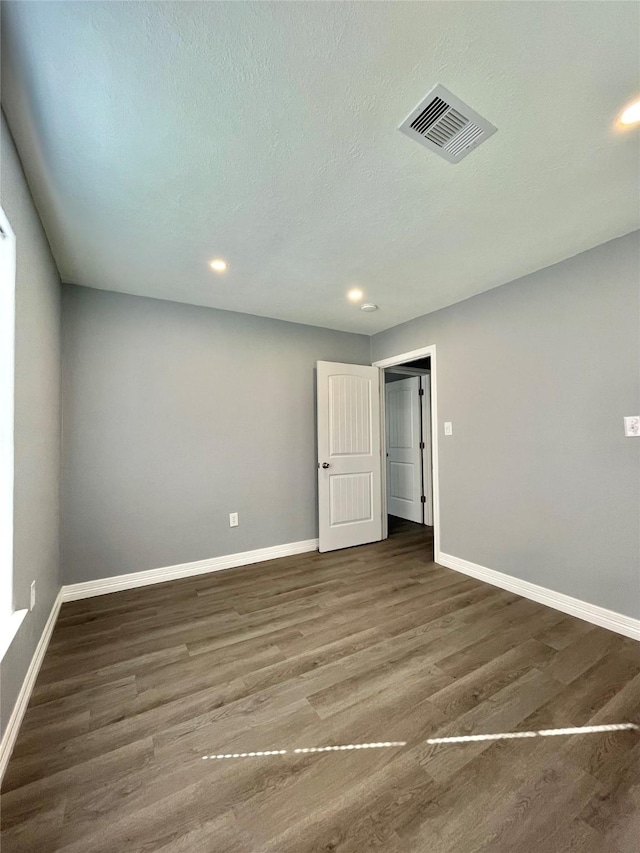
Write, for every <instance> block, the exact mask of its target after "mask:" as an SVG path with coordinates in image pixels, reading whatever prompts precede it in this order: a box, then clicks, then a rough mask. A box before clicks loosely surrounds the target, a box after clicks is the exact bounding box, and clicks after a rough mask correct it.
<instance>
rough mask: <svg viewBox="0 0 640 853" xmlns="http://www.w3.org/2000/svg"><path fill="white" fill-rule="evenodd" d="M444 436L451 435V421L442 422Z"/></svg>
mask: <svg viewBox="0 0 640 853" xmlns="http://www.w3.org/2000/svg"><path fill="white" fill-rule="evenodd" d="M444 434H445V435H453V424H452V423H451V421H445V422H444Z"/></svg>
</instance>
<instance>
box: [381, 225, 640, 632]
mask: <svg viewBox="0 0 640 853" xmlns="http://www.w3.org/2000/svg"><path fill="white" fill-rule="evenodd" d="M639 238H640V232H635V233H633V234H629V235H627V236H625V237H621V238H620V239H617V240H613V241H611V242H609V243H605V244H604V245H602V246H598V247H597V248H595V249H592V250H591V251H588V252H584V253H583V254H580V255H578V256H576V257H574V258H571V259H569V260H567V261H564V262H562V263H560V264H557V265H555V266H552V267H548V268H547V269H544V270H540V271H539V272H537V273H534V274H532V275H529V276H526V277H525V278H522V279H519V280H518V281H515V282H512V283H510V284H507V285H504V286H502V287H499V288H496V289H495V290H491V291H489V292H487V293H483V294H481V295H480V296H476V297H474V298H472V299H469V300H467V301H465V302H461V303H458V304H457V305H454V306H451V307H450V308H446V309H443V310H442V311H437V312H435V313H433V314H428V315H426V316H424V317H420V318H418V319H416V320H412V321H410V322H408V323H404V324H402V325H400V326H396V327H395V328H393V329H389V330H388V331H386V332H382V333H380V334H378V335H375V336H374V337H373V338H372V341H371V343H372V357H373V359H374V360H377V359H381V358H386V357H388V356H392V355H396V354H399V353H403V352H408V351H409V350H413V349H417V348H418V347H421V346H427V345H429V344H436V346H437V382H438V415H439V421H440V423H439V433H438V435H439V439H438V440H439V444H440V508H441V535H442V539H441V548H442V550H443V551H444V552H445V553H448V554H452V555H454V556H456V557H460V558H463V559H466V560H470V561H471V562H474V563H478V564H480V565H482V566H486V567H488V568H491V569H496V570H498V571H501V572H506V573H507V574H509V575H513V576H515V577H517V578H522V579H524V580H528V581H532V582H534V583H538V584H541V585H542V586H545V587H549V588H550V589H553V590H556V591H559V592H563V593H566V594H568V595H573V596H575V597H577V598H580V599H583V600H585V601H588V602H592V603H594V604H599V605H601V606H603V607H608V608H611V609H613V610H616V611H618V612H620V613H624V614H627V615H629V616H634V617H638V616H640V529H639V524H640V439H637V438H625V437H624V434H623V421H622V418H623V416H624V415H634V414H638V413H639V412H640V369H639V368H640V313H639V312H640V239H639ZM444 421H452V422H453V435H452V436H450V437H447V436H445V435H444V434H443V422H444Z"/></svg>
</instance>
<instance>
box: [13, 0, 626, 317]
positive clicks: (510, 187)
mask: <svg viewBox="0 0 640 853" xmlns="http://www.w3.org/2000/svg"><path fill="white" fill-rule="evenodd" d="M2 6H3V42H4V44H3V91H2V98H3V105H4V109H5V111H6V113H7V117H8V120H9V124H10V127H11V129H12V132H13V134H14V136H15V139H16V142H17V145H18V149H19V151H20V154H21V156H22V159H23V162H24V165H25V168H26V171H27V174H28V177H29V181H30V183H31V186H32V189H33V191H34V195H35V197H36V201H37V204H38V206H39V209H40V212H41V215H42V218H43V221H44V223H45V227H46V230H47V233H48V235H49V239H50V241H51V244H52V247H53V251H54V254H55V258H56V261H57V263H58V266H59V269H60V273H61V275H62V278H63V280H65V281H68V282H74V283H77V284H82V285H87V286H91V287H98V288H104V289H108V290H117V291H123V292H126V293H135V294H141V295H145V296H155V297H159V298H163V299H172V300H177V301H183V302H191V303H195V304H198V305H211V306H215V307H218V308H225V309H230V310H234V311H244V312H248V313H251V314H262V315H266V316H269V317H278V318H281V319H285V320H295V321H299V322H303V323H310V324H314V325H320V326H328V327H331V328H336V329H346V330H350V331H357V332H365V333H367V334H370V333H373V332H376V331H379V330H380V329H384V328H388V327H389V326H393V325H395V324H397V323H399V322H402V321H403V320H407V319H410V318H412V317H415V316H418V315H420V314H424V313H426V312H428V311H433V310H435V309H437V308H441V307H443V306H445V305H449V304H452V303H454V302H457V301H459V300H461V299H465V298H467V297H469V296H471V295H473V294H475V293H479V292H481V291H483V290H487V289H489V288H491V287H495V286H496V285H499V284H502V283H504V282H506V281H510V280H511V279H513V278H516V277H518V276H520V275H523V274H525V273H528V272H531V271H533V270H536V269H539V268H541V267H544V266H547V265H549V264H551V263H554V262H556V261H559V260H562V259H564V258H566V257H569V256H571V255H574V254H577V253H578V252H580V251H582V250H584V249H587V248H590V247H591V246H594V245H596V244H598V243H602V242H604V241H606V240H608V239H611V238H613V237H616V236H619V235H621V234H624V233H627V232H629V231H631V230H633V229H635V228H637V227H639V225H640V221H639V210H638V207H639V205H638V197H639V192H640V182H639V168H640V167H639V156H638V155H639V135H638V129H637V128H636V129H632V130H627V131H626V132H625V133H621V132H619V131H616V130H615V129H614V122H615V119H616V116H617V114H618V112H619V110H620V109H621V107H622V106H623V105H625V103H626V102H628V101H629V100H630V99H632V98H634V96H635V97H637V96H638V94H639V93H640V73H639V62H640V59H639V57H640V38H639V32H640V21H639V10H640V7H639V6H638V5H637V4H636V3H633V2H628V3H627V2H613V3H609V2H587V3H582V2H566V3H564V2H553V3H543V2H531V3H529V2H511V3H500V2H496V3H493V2H471V3H465V2H443V3H438V2H424V3H419V2H416V3H402V2H389V3H355V2H354V3H342V2H341V3H331V2H323V3H269V2H258V3H253V2H246V3H240V2H231V3H226V2H219V3H190V2H183V3H169V2H159V3H152V2H131V3H120V2H79V3H76V2H62V3H59V2H44V3H40V2H19V3H14V2H8V3H7V2H5V3H2ZM437 82H441V83H443V84H444V85H445V86H447V87H448V88H449V89H451V90H452V91H453V92H454V93H455V94H457V95H458V96H459V97H461V98H462V99H463V100H465V101H466V102H467V103H468V104H470V105H471V106H472V107H473V108H474V109H476V110H477V111H478V112H480V113H481V114H482V115H484V116H485V117H486V118H487V119H488V120H489V121H491V122H492V123H493V124H495V125H497V127H498V133H497V134H496V135H495V136H494V137H492V138H491V139H490V140H488V141H487V142H486V143H485V144H484V145H482V146H481V147H480V148H478V150H477V151H474V152H472V154H471V155H470V156H469V157H468V158H467V159H465V160H464V161H463V162H461V163H459V164H457V165H451V164H449V163H447V162H445V161H444V160H441V159H440V158H438V157H436V156H434V155H433V154H431V153H430V152H429V151H427V150H426V149H424V148H422V147H421V146H419V145H417V144H416V143H415V142H412V141H411V140H410V139H408V138H407V137H405V136H403V135H402V134H400V133H398V132H397V130H396V127H397V125H398V124H399V122H400V121H401V120H402V119H403V118H404V117H405V116H406V114H407V113H408V112H409V111H410V110H411V109H412V108H413V107H414V106H415V104H416V103H417V102H418V101H419V100H420V99H421V98H422V97H423V96H424V95H425V94H426V92H427V91H428V90H429V89H430V88H431V87H432V86H433V85H434V84H435V83H437ZM215 256H222V257H224V258H226V259H227V260H228V262H229V265H230V269H229V272H228V273H227V274H226V275H225V276H216V275H214V274H213V273H211V271H210V270H209V269H208V266H207V262H208V261H209V259H211V258H212V257H215ZM354 285H359V286H360V287H362V288H363V289H364V291H365V298H366V299H367V300H370V301H373V302H376V303H378V304H379V306H380V310H379V311H378V312H376V313H373V314H364V313H362V312H360V311H359V310H358V308H357V307H355V306H353V305H351V304H350V303H348V302H346V300H345V292H346V290H347V289H348V288H349V287H352V286H354ZM603 286H606V283H604V282H603Z"/></svg>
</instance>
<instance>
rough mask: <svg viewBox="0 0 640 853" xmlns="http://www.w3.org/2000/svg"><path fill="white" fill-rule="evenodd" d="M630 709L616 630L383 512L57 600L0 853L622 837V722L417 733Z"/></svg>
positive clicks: (616, 850) (502, 846)
mask: <svg viewBox="0 0 640 853" xmlns="http://www.w3.org/2000/svg"><path fill="white" fill-rule="evenodd" d="M639 718H640V644H637V643H634V642H633V641H632V640H629V639H625V638H623V637H620V636H618V635H616V634H612V633H609V632H608V631H605V630H603V629H600V628H596V627H593V626H591V625H589V624H587V623H585V622H581V621H579V620H577V619H574V618H571V617H568V616H565V615H563V614H562V613H559V612H557V611H555V610H551V609H549V608H546V607H543V606H542V605H539V604H536V603H534V602H531V601H528V600H525V599H523V598H519V597H518V596H516V595H512V594H511V593H507V592H504V591H501V590H499V589H496V588H495V587H492V586H488V585H486V584H483V583H480V582H478V581H475V580H473V579H471V578H468V577H465V576H464V575H461V574H458V573H456V572H453V571H450V570H448V569H443V568H441V567H439V566H437V565H435V564H434V563H433V562H432V561H431V543H430V541H429V539H428V534H427V533H425V528H422V527H419V526H417V525H410V524H404V525H398V526H397V528H396V531H395V533H394V535H392V536H391V537H390V538H389V539H388V540H387V541H386V542H381V543H376V544H374V545H368V546H363V547H360V548H356V549H352V550H348V551H341V552H336V553H333V554H325V555H319V554H303V555H300V556H296V557H288V558H285V559H281V560H274V561H272V562H269V563H261V564H259V565H255V566H248V567H245V568H240V569H233V570H229V571H225V572H219V573H216V574H211V575H201V576H200V577H195V578H189V579H185V580H180V581H174V582H170V583H165V584H159V585H157V586H148V587H144V588H140V589H135V590H130V591H123V592H118V593H113V594H111V595H105V596H102V597H99V598H92V599H86V600H83V601H77V602H73V603H68V604H64V605H63V607H62V610H61V613H60V617H59V619H58V623H57V625H56V628H55V631H54V634H53V637H52V640H51V644H50V647H49V649H48V651H47V654H46V657H45V660H44V663H43V666H42V670H41V672H40V675H39V678H38V681H37V684H36V687H35V690H34V692H33V696H32V698H31V702H30V704H29V708H28V710H27V713H26V717H25V720H24V724H23V726H22V729H21V732H20V735H19V738H18V740H17V744H16V747H15V751H14V753H13V756H12V758H11V761H10V763H9V767H8V769H7V773H6V776H5V780H4V784H3V796H2V822H3V835H2V853H14V851H34V853H51V851H64V853H97V851H101V852H102V851H104V853H107V851H108V853H119V851H127V853H143V851H144V853H150V851H162V853H187V851H188V853H205V851H206V853H231V851H233V853H263V851H264V853H312V851H313V852H314V853H321V851H322V852H323V853H329V851H331V853H335V851H339V853H366V851H373V850H376V851H384V853H414V851H415V852H416V853H423V851H424V853H445V851H446V853H475V851H484V853H487V851H490V852H491V853H565V851H567V853H568V851H580V853H637V851H638V849H639V845H638V841H639V839H640V732H635V731H625V732H616V733H607V734H597V735H574V736H570V737H548V738H535V739H526V740H510V741H509V740H503V741H493V742H489V741H482V742H474V743H471V744H464V745H438V746H433V745H432V746H429V745H427V744H426V743H425V739H426V738H428V737H432V736H448V735H456V734H470V733H474V734H477V733H488V732H508V731H514V730H522V731H525V730H532V729H533V730H538V729H540V728H557V727H565V726H584V725H587V724H592V725H595V724H603V723H621V722H635V721H638V720H639ZM396 740H401V741H407V745H406V746H405V747H401V748H387V749H380V750H373V749H367V750H354V751H349V752H347V751H345V752H334V753H323V754H315V755H292V754H291V753H288V754H287V755H282V756H269V757H261V758H260V757H258V758H256V757H253V758H243V759H242V758H239V759H231V760H220V761H218V760H206V761H205V760H202V756H203V755H205V754H206V755H208V754H212V753H234V752H249V751H257V750H271V749H288V750H291V749H293V748H295V747H301V746H304V747H309V746H323V745H330V744H355V743H368V742H380V741H396Z"/></svg>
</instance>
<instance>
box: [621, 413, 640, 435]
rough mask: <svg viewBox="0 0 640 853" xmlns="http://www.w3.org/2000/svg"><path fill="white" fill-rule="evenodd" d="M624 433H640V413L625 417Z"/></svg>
mask: <svg viewBox="0 0 640 853" xmlns="http://www.w3.org/2000/svg"><path fill="white" fill-rule="evenodd" d="M624 434H625V435H626V436H633V435H636V436H638V435H640V415H632V416H631V417H630V418H625V419H624Z"/></svg>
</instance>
